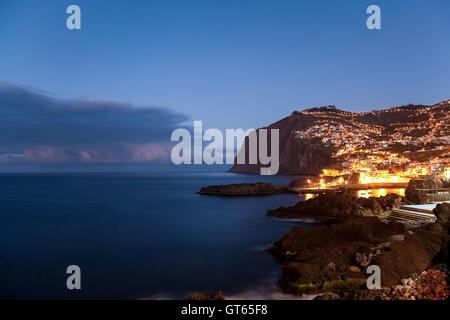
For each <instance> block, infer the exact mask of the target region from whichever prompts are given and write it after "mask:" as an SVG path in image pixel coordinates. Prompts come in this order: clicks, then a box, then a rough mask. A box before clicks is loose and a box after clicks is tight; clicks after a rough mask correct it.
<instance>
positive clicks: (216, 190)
mask: <svg viewBox="0 0 450 320" xmlns="http://www.w3.org/2000/svg"><path fill="white" fill-rule="evenodd" d="M198 193H199V194H202V195H211V196H228V197H241V196H266V195H272V194H283V193H295V192H294V191H292V190H290V189H289V188H288V187H286V186H274V185H273V184H271V183H266V182H257V183H239V184H228V185H217V186H209V187H204V188H201V189H200V191H199V192H198Z"/></svg>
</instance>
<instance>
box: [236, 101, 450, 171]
mask: <svg viewBox="0 0 450 320" xmlns="http://www.w3.org/2000/svg"><path fill="white" fill-rule="evenodd" d="M448 121H450V100H447V101H443V102H441V103H438V104H436V105H433V106H423V105H407V106H401V107H393V108H389V109H384V110H374V111H369V112H347V111H344V110H340V109H337V108H336V107H334V106H327V107H320V108H312V109H307V110H304V111H301V112H298V111H294V112H293V113H292V114H291V115H290V116H289V117H286V118H284V119H282V120H280V121H278V122H275V123H273V124H271V125H270V126H268V127H265V128H262V129H279V138H280V141H279V153H280V166H279V170H278V174H300V175H317V174H319V173H321V172H322V169H324V168H326V167H330V166H332V165H333V164H335V163H336V161H337V160H336V157H333V155H336V152H337V151H338V150H339V151H341V150H342V149H343V148H344V149H345V148H349V147H350V148H354V149H358V148H361V149H378V150H381V149H382V150H388V151H391V152H405V151H406V152H412V153H410V154H411V155H414V156H415V157H419V156H421V155H423V154H424V153H422V154H418V153H414V152H415V151H417V150H419V149H431V148H434V147H436V146H441V147H444V148H447V149H448V139H449V137H450V127H449V126H448V125H447V124H448ZM258 130H259V129H258ZM258 130H257V133H258ZM268 136H270V134H268ZM430 141H432V143H430ZM433 144H434V145H433ZM268 146H269V149H270V143H268ZM245 148H246V149H245V150H246V162H245V163H247V164H235V165H234V166H233V167H232V168H231V169H230V172H233V173H243V174H259V173H260V167H262V166H261V165H260V164H259V163H258V164H248V163H249V161H248V160H249V159H248V139H246V140H245ZM269 151H270V150H269ZM417 160H420V159H417ZM235 163H236V162H235Z"/></svg>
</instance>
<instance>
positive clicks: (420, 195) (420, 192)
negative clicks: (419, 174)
mask: <svg viewBox="0 0 450 320" xmlns="http://www.w3.org/2000/svg"><path fill="white" fill-rule="evenodd" d="M442 187H443V181H442V180H441V179H439V178H430V179H412V180H410V181H409V183H408V187H407V188H406V190H405V196H406V200H408V201H409V202H411V203H413V204H421V203H428V202H429V199H428V197H427V194H429V193H430V192H429V191H426V190H424V189H441V188H442Z"/></svg>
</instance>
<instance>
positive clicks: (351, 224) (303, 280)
mask: <svg viewBox="0 0 450 320" xmlns="http://www.w3.org/2000/svg"><path fill="white" fill-rule="evenodd" d="M403 232H404V227H403V225H402V224H401V223H397V222H390V223H384V222H381V221H380V220H379V219H378V218H376V217H353V218H348V219H346V220H345V221H343V222H339V223H337V224H332V225H325V226H320V227H315V228H312V229H306V228H301V227H293V228H292V230H291V232H290V233H289V234H287V235H285V236H284V237H283V238H282V239H281V240H280V241H278V242H276V243H275V244H274V246H273V248H271V249H270V251H271V252H272V253H274V254H275V255H276V256H277V257H279V259H280V261H281V263H282V266H283V267H282V269H283V275H282V277H281V279H280V282H279V283H280V286H281V288H282V289H283V290H284V291H286V292H293V293H298V294H301V293H314V292H324V291H334V292H336V291H348V292H353V291H354V290H358V289H360V288H361V287H364V286H365V281H366V280H365V279H366V275H365V273H364V272H363V270H360V272H357V269H356V268H355V267H354V265H355V263H356V261H355V258H354V257H355V253H356V252H362V251H364V250H370V248H372V247H374V246H376V245H378V244H380V243H383V242H385V241H386V239H387V238H388V237H390V236H392V235H395V234H399V233H403ZM330 266H332V267H330ZM351 266H353V268H352V267H351ZM398 280H400V279H398Z"/></svg>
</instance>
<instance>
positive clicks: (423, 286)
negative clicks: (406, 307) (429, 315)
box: [358, 265, 450, 300]
mask: <svg viewBox="0 0 450 320" xmlns="http://www.w3.org/2000/svg"><path fill="white" fill-rule="evenodd" d="M447 273H448V269H447V267H445V266H443V265H438V266H437V267H435V268H430V269H427V270H425V271H423V272H421V273H420V274H413V275H411V276H410V277H408V278H406V279H402V280H401V284H397V285H395V286H391V287H386V288H382V289H381V290H362V291H361V292H360V294H359V296H358V299H363V300H447V299H448V298H449V295H450V290H449V285H448V283H447V278H448V276H447Z"/></svg>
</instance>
